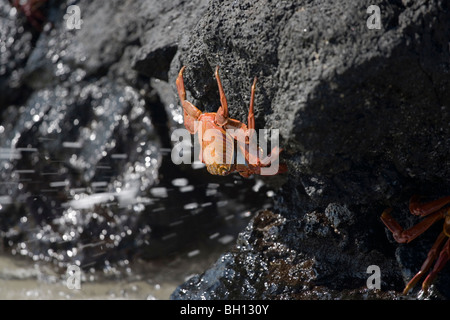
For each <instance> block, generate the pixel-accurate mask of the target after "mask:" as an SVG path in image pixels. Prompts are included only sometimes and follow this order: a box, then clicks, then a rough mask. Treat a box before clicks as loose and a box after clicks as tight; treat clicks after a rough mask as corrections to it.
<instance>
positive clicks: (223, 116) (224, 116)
mask: <svg viewBox="0 0 450 320" xmlns="http://www.w3.org/2000/svg"><path fill="white" fill-rule="evenodd" d="M214 74H215V76H216V80H217V86H218V87H219V95H220V107H219V109H218V110H217V113H216V122H217V124H218V125H219V126H224V125H225V124H227V123H228V103H227V98H226V96H225V92H224V91H223V87H222V81H220V77H219V66H217V67H216V72H215V73H214Z"/></svg>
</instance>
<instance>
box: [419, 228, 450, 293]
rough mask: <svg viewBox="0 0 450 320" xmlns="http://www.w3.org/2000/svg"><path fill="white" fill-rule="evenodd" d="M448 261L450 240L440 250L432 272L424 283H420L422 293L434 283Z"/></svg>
mask: <svg viewBox="0 0 450 320" xmlns="http://www.w3.org/2000/svg"><path fill="white" fill-rule="evenodd" d="M442 234H443V233H442ZM438 240H439V239H438ZM449 259H450V239H449V240H447V242H446V243H445V245H444V247H443V248H442V251H441V254H440V255H439V258H438V260H437V261H436V264H435V265H434V268H433V270H431V272H430V274H429V275H428V276H427V277H426V278H425V281H424V282H423V283H422V290H423V291H427V290H428V287H429V286H430V285H431V283H432V282H433V281H434V279H435V278H436V276H437V274H438V273H439V272H440V271H441V270H442V269H443V268H444V266H445V264H446V263H447V261H448V260H449Z"/></svg>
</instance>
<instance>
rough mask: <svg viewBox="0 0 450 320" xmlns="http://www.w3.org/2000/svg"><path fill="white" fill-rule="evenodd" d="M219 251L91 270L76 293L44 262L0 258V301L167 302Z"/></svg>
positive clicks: (203, 251) (216, 255)
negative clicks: (146, 300)
mask: <svg viewBox="0 0 450 320" xmlns="http://www.w3.org/2000/svg"><path fill="white" fill-rule="evenodd" d="M220 254H221V252H220V251H218V250H216V251H215V252H206V251H205V250H194V251H190V252H184V253H183V254H178V255H176V256H172V257H169V258H162V259H159V260H155V261H151V262H148V261H134V262H132V263H121V264H118V265H116V266H107V267H105V268H103V270H95V269H93V268H92V269H90V270H87V271H83V272H82V274H81V287H80V289H79V290H77V289H70V287H69V286H68V285H67V281H68V274H66V272H65V271H66V270H61V271H59V270H58V268H55V266H53V265H51V264H48V263H45V262H32V261H30V260H29V259H23V258H18V257H12V256H10V255H6V254H0V300H3V299H21V300H26V299H33V300H35V299H139V300H143V299H150V300H154V299H156V300H167V299H169V297H170V294H171V293H172V292H173V291H174V290H175V288H176V287H177V286H178V285H180V284H181V283H182V282H184V281H185V280H186V279H188V278H189V277H190V276H192V275H194V274H197V273H201V272H203V271H204V270H205V269H206V268H207V267H208V266H210V265H211V264H212V263H213V261H214V260H216V259H217V258H218V256H219V255H220Z"/></svg>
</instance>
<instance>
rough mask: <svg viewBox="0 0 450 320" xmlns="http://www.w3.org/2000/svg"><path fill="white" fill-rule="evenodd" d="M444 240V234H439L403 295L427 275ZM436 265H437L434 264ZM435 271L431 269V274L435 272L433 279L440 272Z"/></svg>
mask: <svg viewBox="0 0 450 320" xmlns="http://www.w3.org/2000/svg"><path fill="white" fill-rule="evenodd" d="M446 238H447V237H446V235H445V234H444V232H441V233H440V234H439V236H438V238H437V239H436V241H435V243H434V244H433V247H431V249H430V251H429V252H428V256H427V259H426V260H425V261H424V263H423V264H422V267H421V268H420V271H419V272H417V273H416V275H415V276H414V277H413V278H412V279H411V280H410V281H409V282H408V284H407V285H406V287H405V289H404V290H403V294H407V293H408V291H409V290H411V289H412V288H413V287H414V286H415V285H416V284H417V282H419V280H420V279H421V278H422V277H423V275H424V274H425V273H427V272H428V270H430V268H431V265H432V264H433V262H434V260H436V257H437V256H438V254H439V250H440V248H441V246H442V243H443V242H444V241H445V239H446ZM447 246H448V241H447ZM442 252H444V251H442ZM441 256H442V253H441ZM439 259H441V258H439ZM447 260H448V257H447ZM438 262H439V261H438ZM444 264H445V263H444ZM436 265H437V263H436ZM442 267H443V266H442ZM435 269H436V266H435V267H434V269H433V272H435V274H434V277H435V276H436V274H437V273H438V272H439V271H440V269H439V270H437V271H435ZM441 269H442V268H441ZM433 272H432V273H433ZM430 275H431V273H430ZM430 275H429V276H428V277H427V278H426V279H425V281H424V283H423V286H424V285H425V282H426V281H427V279H429V278H430ZM434 277H433V278H432V279H431V278H430V279H429V280H428V281H432V280H434ZM427 288H428V286H427ZM424 291H425V288H424Z"/></svg>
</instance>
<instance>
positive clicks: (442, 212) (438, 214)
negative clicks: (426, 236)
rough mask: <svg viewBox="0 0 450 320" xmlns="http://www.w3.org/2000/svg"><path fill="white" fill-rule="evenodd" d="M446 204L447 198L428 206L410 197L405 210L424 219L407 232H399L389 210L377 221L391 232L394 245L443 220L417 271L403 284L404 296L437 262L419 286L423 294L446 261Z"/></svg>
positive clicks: (449, 224) (449, 253) (449, 221)
mask: <svg viewBox="0 0 450 320" xmlns="http://www.w3.org/2000/svg"><path fill="white" fill-rule="evenodd" d="M447 204H450V196H448V197H444V198H441V199H438V200H435V201H432V202H428V203H420V202H419V197H418V196H413V197H412V198H411V201H410V203H409V211H410V212H411V213H412V214H414V215H418V216H422V217H425V216H426V218H425V219H424V220H422V221H421V222H420V223H418V224H416V225H415V226H413V227H411V228H410V229H407V230H403V228H402V227H401V226H400V225H399V224H398V222H397V221H396V220H395V219H394V218H393V217H392V216H391V215H390V212H391V209H390V208H389V209H386V210H385V211H384V212H383V214H382V215H381V220H382V221H383V223H384V224H385V225H386V227H387V228H388V229H389V230H390V231H391V232H392V234H393V236H394V239H395V241H397V242H398V243H409V242H410V241H412V240H414V239H415V238H416V237H418V236H419V235H421V234H422V233H424V232H425V231H426V230H427V229H428V228H429V227H431V225H432V224H434V223H435V222H436V221H438V220H441V219H444V228H443V230H442V232H441V233H440V234H439V236H438V238H437V240H436V242H435V243H434V245H433V246H432V247H431V249H430V252H429V253H428V257H427V259H426V260H425V262H424V263H423V265H422V267H421V268H420V271H419V272H418V273H417V274H416V275H415V276H414V277H413V278H412V279H411V280H410V281H409V282H408V284H407V285H406V287H405V290H404V291H403V293H404V294H406V293H407V292H408V291H409V290H411V288H412V287H414V286H415V285H416V283H417V282H418V281H419V280H420V279H421V278H422V276H423V275H424V274H425V273H427V272H428V270H430V269H431V267H432V265H433V262H434V261H435V260H436V259H437V261H436V263H435V264H434V267H433V269H432V270H431V272H430V273H429V274H428V276H427V277H426V278H425V280H424V281H423V284H422V290H423V291H427V290H428V287H429V286H430V284H431V283H432V282H433V281H434V279H435V278H436V276H437V274H438V273H439V272H440V271H441V270H442V269H443V268H444V266H445V264H446V263H447V261H448V260H449V259H450V239H449V237H450V207H445V206H446V205H447Z"/></svg>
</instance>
